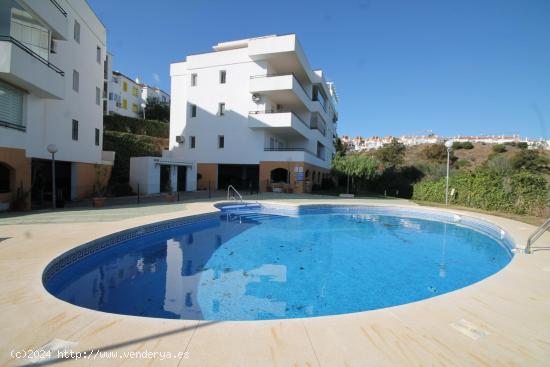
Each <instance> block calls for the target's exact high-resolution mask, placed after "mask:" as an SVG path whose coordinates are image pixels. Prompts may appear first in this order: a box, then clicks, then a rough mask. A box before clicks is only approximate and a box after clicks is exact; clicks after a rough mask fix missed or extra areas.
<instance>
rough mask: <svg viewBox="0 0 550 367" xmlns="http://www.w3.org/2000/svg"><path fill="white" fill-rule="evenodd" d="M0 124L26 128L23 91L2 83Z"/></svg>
mask: <svg viewBox="0 0 550 367" xmlns="http://www.w3.org/2000/svg"><path fill="white" fill-rule="evenodd" d="M0 126H8V127H13V128H16V129H20V130H24V126H25V125H24V124H23V92H21V91H20V90H19V89H15V88H13V87H11V86H9V85H7V84H4V83H0Z"/></svg>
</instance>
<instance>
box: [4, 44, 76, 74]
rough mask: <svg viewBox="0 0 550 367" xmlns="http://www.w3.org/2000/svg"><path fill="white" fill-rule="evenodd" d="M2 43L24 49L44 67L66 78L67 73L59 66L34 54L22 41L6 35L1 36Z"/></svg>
mask: <svg viewBox="0 0 550 367" xmlns="http://www.w3.org/2000/svg"><path fill="white" fill-rule="evenodd" d="M0 41H7V42H11V43H13V44H14V45H16V46H17V47H19V48H20V49H22V50H23V51H25V52H26V53H28V54H29V55H31V56H32V57H34V58H35V59H37V60H38V61H40V62H41V63H43V64H44V65H46V66H47V67H49V68H50V69H52V70H53V71H55V72H56V73H58V74H59V75H61V76H65V72H63V70H61V69H60V68H58V67H57V66H55V65H54V64H52V63H51V62H49V61H48V60H46V59H45V58H43V57H42V56H40V55H38V54H37V53H36V52H34V51H33V50H31V49H30V48H28V47H27V46H25V45H24V44H23V43H22V42H21V41H19V40H17V39H15V38H13V37H11V36H4V35H0Z"/></svg>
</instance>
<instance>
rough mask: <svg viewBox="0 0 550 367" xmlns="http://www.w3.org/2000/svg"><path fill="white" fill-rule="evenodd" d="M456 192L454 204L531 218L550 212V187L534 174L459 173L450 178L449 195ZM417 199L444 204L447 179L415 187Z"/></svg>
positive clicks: (425, 182) (427, 182)
mask: <svg viewBox="0 0 550 367" xmlns="http://www.w3.org/2000/svg"><path fill="white" fill-rule="evenodd" d="M452 189H454V191H455V192H454V195H453V196H452V197H450V202H451V203H452V204H458V205H462V206H468V207H473V208H480V209H485V210H495V211H504V212H511V213H516V214H531V215H545V214H546V213H547V212H548V209H549V205H548V204H549V190H548V184H547V182H546V180H545V178H544V177H543V176H541V175H537V174H533V173H528V172H520V173H515V174H513V175H511V176H510V177H504V176H500V175H498V174H495V173H494V172H489V171H486V170H476V171H474V172H458V173H456V174H454V175H453V176H451V177H450V180H449V193H450V192H451V190H452ZM413 199H415V200H423V201H431V202H440V203H444V202H445V178H444V177H443V178H441V179H439V180H435V181H422V182H419V183H417V184H415V185H414V187H413Z"/></svg>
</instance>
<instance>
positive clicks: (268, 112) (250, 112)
mask: <svg viewBox="0 0 550 367" xmlns="http://www.w3.org/2000/svg"><path fill="white" fill-rule="evenodd" d="M289 112H290V113H291V114H292V115H293V116H294V117H296V118H297V119H298V120H300V122H301V123H302V124H304V125H305V126H306V127H308V128H309V127H310V126H309V124H307V123H306V122H305V121H304V120H302V118H301V117H300V116H298V115H297V114H296V113H295V112H293V111H290V110H279V111H269V110H264V111H249V112H248V114H249V115H261V114H271V113H289Z"/></svg>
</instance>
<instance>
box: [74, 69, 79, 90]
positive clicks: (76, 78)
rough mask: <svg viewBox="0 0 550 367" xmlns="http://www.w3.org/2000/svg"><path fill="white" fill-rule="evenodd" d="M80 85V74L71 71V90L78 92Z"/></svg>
mask: <svg viewBox="0 0 550 367" xmlns="http://www.w3.org/2000/svg"><path fill="white" fill-rule="evenodd" d="M79 84H80V74H79V73H78V71H76V70H73V90H74V91H75V92H78V86H79Z"/></svg>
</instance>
